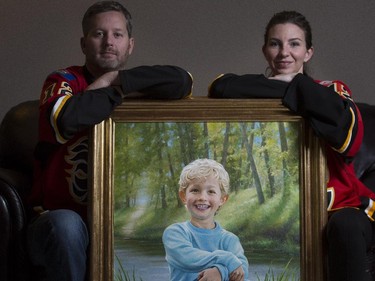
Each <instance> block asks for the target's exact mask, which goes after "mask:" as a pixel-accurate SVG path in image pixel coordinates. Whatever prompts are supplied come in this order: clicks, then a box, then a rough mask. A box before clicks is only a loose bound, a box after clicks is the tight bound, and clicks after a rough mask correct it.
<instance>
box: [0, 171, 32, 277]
mask: <svg viewBox="0 0 375 281" xmlns="http://www.w3.org/2000/svg"><path fill="white" fill-rule="evenodd" d="M31 183H32V181H31V177H30V176H29V175H26V174H23V173H20V172H17V171H13V170H8V169H4V168H0V225H1V231H0V280H26V275H27V274H28V268H29V263H28V255H27V251H26V239H25V235H26V227H27V216H26V212H25V208H24V205H23V198H22V196H24V195H25V194H26V193H27V192H28V191H29V190H30V188H31Z"/></svg>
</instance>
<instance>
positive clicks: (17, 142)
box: [0, 100, 375, 281]
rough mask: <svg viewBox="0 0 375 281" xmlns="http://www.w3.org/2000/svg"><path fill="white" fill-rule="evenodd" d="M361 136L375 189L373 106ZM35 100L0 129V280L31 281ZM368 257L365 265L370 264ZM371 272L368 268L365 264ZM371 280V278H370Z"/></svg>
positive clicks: (365, 168) (361, 171)
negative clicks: (28, 199)
mask: <svg viewBox="0 0 375 281" xmlns="http://www.w3.org/2000/svg"><path fill="white" fill-rule="evenodd" d="M358 107H359V108H360V110H361V112H362V116H363V121H364V125H365V136H364V141H363V144H362V147H361V150H360V152H359V153H358V155H357V156H356V159H355V162H354V163H355V167H356V172H357V174H358V176H359V177H360V179H361V180H362V181H363V182H364V183H365V184H367V185H368V186H369V187H370V188H372V189H373V190H375V149H374V147H375V131H373V130H374V129H375V106H372V105H368V104H363V103H359V104H358ZM37 119H38V101H37V100H34V101H26V102H23V103H21V104H19V105H17V106H15V107H13V108H11V109H10V110H9V112H8V113H7V114H6V115H5V117H4V119H3V121H2V123H1V126H0V229H1V230H0V280H2V281H24V280H32V277H31V276H34V274H33V269H32V268H30V267H29V262H28V255H27V251H26V241H25V231H26V225H27V221H28V216H27V210H26V209H25V207H24V204H23V200H24V198H25V196H27V194H28V192H29V191H30V188H31V178H32V170H33V160H32V158H33V149H34V147H35V144H36V141H37V131H38V130H37V128H38V122H37ZM372 258H373V255H372V254H371V255H369V264H373V260H372ZM369 269H371V270H372V266H370V265H369ZM374 280H375V279H374Z"/></svg>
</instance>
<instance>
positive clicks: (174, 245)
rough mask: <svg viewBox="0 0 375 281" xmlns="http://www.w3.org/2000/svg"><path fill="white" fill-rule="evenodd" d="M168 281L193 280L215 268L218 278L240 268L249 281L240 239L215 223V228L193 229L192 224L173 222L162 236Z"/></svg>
mask: <svg viewBox="0 0 375 281" xmlns="http://www.w3.org/2000/svg"><path fill="white" fill-rule="evenodd" d="M163 243H164V248H165V251H166V260H167V262H168V266H169V272H170V280H171V281H194V280H197V277H198V273H199V272H201V271H203V270H205V269H208V268H211V267H217V268H218V269H219V271H220V274H221V279H222V280H224V281H227V280H229V275H230V273H231V272H232V271H233V270H235V269H236V268H238V267H239V266H242V268H243V270H244V271H245V280H246V279H247V278H248V267H249V265H248V261H247V259H246V257H245V255H244V250H243V248H242V245H241V243H240V240H239V238H238V237H237V236H236V235H234V234H233V233H231V232H229V231H227V230H225V229H223V228H222V227H221V226H220V225H219V224H218V223H216V227H215V228H214V229H203V228H198V227H195V226H194V225H192V224H191V222H189V221H187V222H183V223H175V224H172V225H170V226H169V227H167V228H166V229H165V231H164V233H163Z"/></svg>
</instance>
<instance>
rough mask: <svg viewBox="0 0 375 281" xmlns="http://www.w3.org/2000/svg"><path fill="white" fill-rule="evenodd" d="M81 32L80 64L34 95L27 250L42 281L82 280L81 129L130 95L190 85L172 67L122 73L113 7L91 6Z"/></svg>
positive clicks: (84, 135)
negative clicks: (34, 140)
mask: <svg viewBox="0 0 375 281" xmlns="http://www.w3.org/2000/svg"><path fill="white" fill-rule="evenodd" d="M82 28H83V38H82V39H81V48H82V51H83V53H84V54H85V58H86V61H85V65H84V66H71V67H68V68H66V69H64V70H58V71H56V72H54V73H52V74H50V75H49V76H48V77H47V79H46V81H45V83H44V85H43V90H42V94H41V97H40V116H39V142H38V145H37V148H36V153H35V155H36V166H35V183H34V186H33V190H32V194H31V196H30V200H29V203H30V208H31V209H32V210H33V214H34V216H33V219H32V220H31V222H30V225H29V228H28V248H29V254H30V258H31V260H32V263H33V264H34V265H35V266H37V267H38V268H41V270H40V271H38V272H40V273H41V275H43V276H42V278H43V280H54V281H59V280H70V281H71V280H77V281H78V280H79V281H82V280H85V278H86V277H87V276H86V270H87V266H86V264H87V249H88V244H89V235H88V229H87V226H86V219H87V214H86V212H87V205H86V204H87V191H88V188H89V187H88V186H87V159H88V129H89V128H91V127H92V126H93V125H95V124H97V123H99V122H101V121H102V120H104V119H106V118H107V117H109V115H110V114H111V112H112V111H113V109H114V108H115V107H116V106H117V105H119V104H121V102H122V101H123V98H124V97H125V96H127V95H129V94H130V93H138V96H139V94H141V96H144V97H151V98H159V99H178V98H183V97H186V96H188V95H190V94H191V88H192V78H191V76H190V75H189V74H188V73H187V72H186V71H185V70H183V69H181V68H179V67H176V66H140V67H136V68H133V69H129V70H125V69H124V68H125V64H126V61H127V58H128V57H129V55H130V54H131V53H132V51H133V48H134V39H133V37H132V24H131V15H130V13H129V12H128V11H127V10H126V9H125V8H124V7H123V6H122V5H121V4H119V3H118V2H115V1H103V2H98V3H96V4H94V5H92V6H91V7H90V8H89V9H88V10H87V11H86V13H85V15H84V17H83V21H82Z"/></svg>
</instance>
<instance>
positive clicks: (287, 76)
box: [268, 73, 298, 83]
mask: <svg viewBox="0 0 375 281" xmlns="http://www.w3.org/2000/svg"><path fill="white" fill-rule="evenodd" d="M297 74H298V73H288V74H277V75H275V76H271V77H268V79H271V80H279V81H284V82H288V83H289V82H291V81H292V80H293V78H294V77H295V76H296V75H297Z"/></svg>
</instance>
